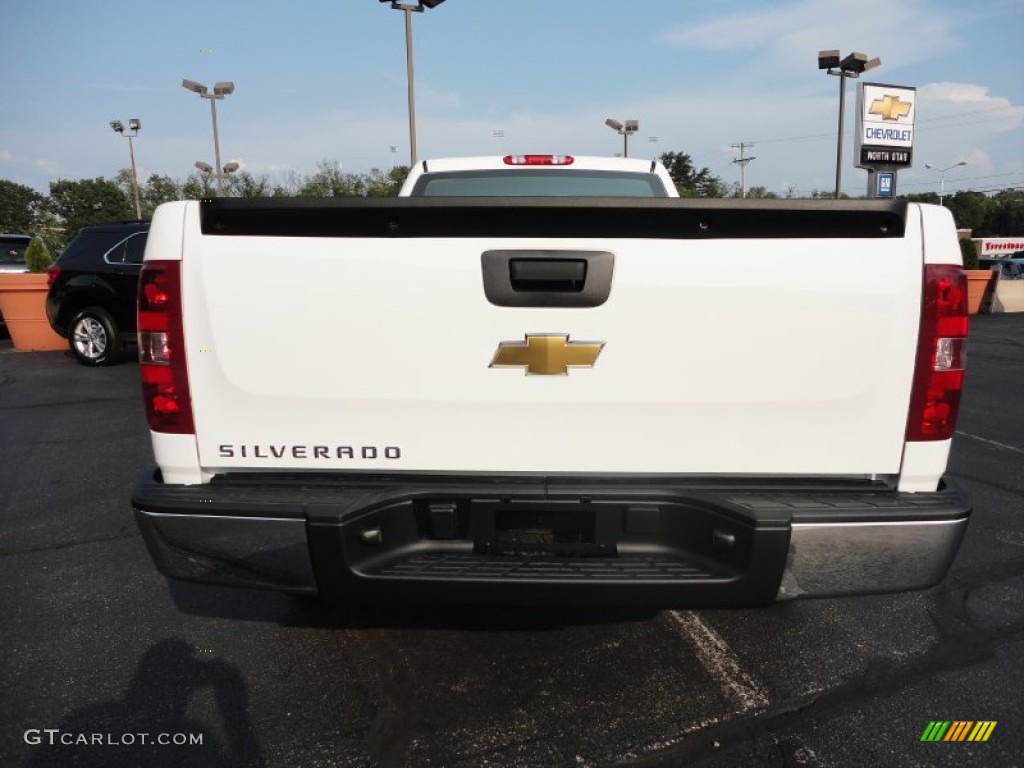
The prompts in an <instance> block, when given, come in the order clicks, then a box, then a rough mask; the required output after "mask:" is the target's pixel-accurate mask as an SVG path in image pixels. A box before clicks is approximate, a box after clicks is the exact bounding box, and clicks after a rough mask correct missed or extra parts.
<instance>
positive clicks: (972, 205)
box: [922, 192, 992, 235]
mask: <svg viewBox="0 0 1024 768" xmlns="http://www.w3.org/2000/svg"><path fill="white" fill-rule="evenodd" d="M922 202H938V199H937V198H936V199H934V200H924V201H922ZM942 202H943V204H944V205H945V206H946V207H947V208H948V209H949V211H950V213H952V214H953V220H954V221H955V222H956V225H957V227H958V228H960V229H969V230H971V231H972V232H974V233H975V235H977V234H978V233H980V232H984V231H985V230H986V229H987V228H988V224H989V222H990V220H991V218H992V198H990V197H989V196H988V195H985V194H983V193H982V192H957V193H956V194H955V195H952V196H948V197H946V198H945V199H944V200H943V201H942Z"/></svg>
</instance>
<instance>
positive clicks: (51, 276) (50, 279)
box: [46, 264, 60, 288]
mask: <svg viewBox="0 0 1024 768" xmlns="http://www.w3.org/2000/svg"><path fill="white" fill-rule="evenodd" d="M59 275H60V267H58V266H57V265H56V264H51V265H50V266H49V267H47V268H46V287H47V288H51V287H53V284H54V283H55V282H57V277H58V276H59Z"/></svg>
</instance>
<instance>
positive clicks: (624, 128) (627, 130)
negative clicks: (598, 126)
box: [604, 117, 640, 157]
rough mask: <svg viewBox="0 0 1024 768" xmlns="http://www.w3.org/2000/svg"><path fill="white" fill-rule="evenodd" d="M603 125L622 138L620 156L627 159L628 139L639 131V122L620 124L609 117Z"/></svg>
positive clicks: (630, 121)
mask: <svg viewBox="0 0 1024 768" xmlns="http://www.w3.org/2000/svg"><path fill="white" fill-rule="evenodd" d="M604 124H605V125H607V126H608V127H609V128H611V129H612V130H613V131H615V132H616V133H618V134H619V135H620V136H622V156H623V157H629V137H630V136H631V135H632V134H634V133H636V132H637V131H639V130H640V121H639V120H627V121H626V122H625V123H621V122H619V121H618V120H616V119H615V118H614V117H609V118H608V119H607V120H605V121H604Z"/></svg>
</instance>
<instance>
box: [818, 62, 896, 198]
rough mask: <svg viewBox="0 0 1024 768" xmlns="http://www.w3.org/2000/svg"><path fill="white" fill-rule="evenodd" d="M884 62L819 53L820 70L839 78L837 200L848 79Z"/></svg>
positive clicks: (841, 184) (856, 76)
mask: <svg viewBox="0 0 1024 768" xmlns="http://www.w3.org/2000/svg"><path fill="white" fill-rule="evenodd" d="M881 63H882V60H881V59H880V58H878V57H877V56H876V57H875V58H873V59H871V60H870V61H869V60H868V57H867V54H864V53H851V54H850V55H848V56H847V57H846V58H844V59H840V58H839V51H838V50H835V49H833V50H829V51H818V69H824V70H826V72H827V73H828V74H830V75H835V76H836V77H838V78H839V137H838V139H837V140H836V200H838V199H839V191H840V189H841V188H842V186H843V118H844V116H845V113H846V79H847V78H848V77H852V78H854V79H856V78H858V77H860V76H861V73H862V72H867V71H868V70H869V69H874V68H875V67H877V66H878V65H879V64H881Z"/></svg>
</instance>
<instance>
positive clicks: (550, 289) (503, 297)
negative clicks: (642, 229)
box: [480, 249, 615, 307]
mask: <svg viewBox="0 0 1024 768" xmlns="http://www.w3.org/2000/svg"><path fill="white" fill-rule="evenodd" d="M480 257H481V258H480V262H481V267H482V268H483V279H484V280H483V282H484V295H486V296H487V300H488V301H489V302H491V303H492V304H494V305H496V306H499V307H599V306H601V305H602V304H604V303H605V302H606V301H607V300H608V295H609V294H610V293H611V290H612V271H613V269H614V267H615V256H614V255H613V254H612V253H611V252H610V251H575V250H568V249H567V250H555V249H536V250H527V249H523V250H508V251H484V252H483V253H482V254H481V255H480Z"/></svg>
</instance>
